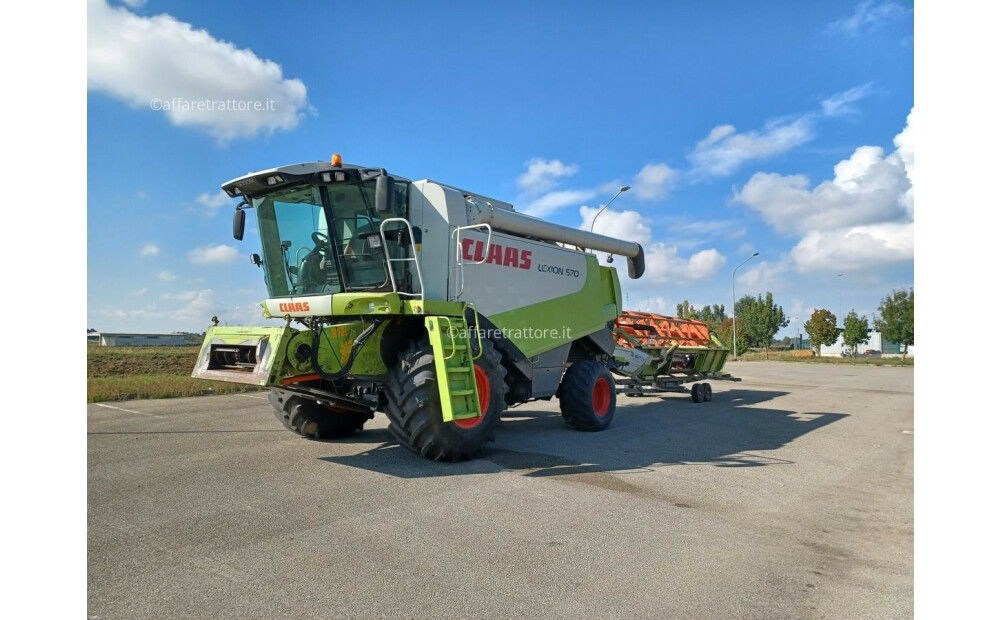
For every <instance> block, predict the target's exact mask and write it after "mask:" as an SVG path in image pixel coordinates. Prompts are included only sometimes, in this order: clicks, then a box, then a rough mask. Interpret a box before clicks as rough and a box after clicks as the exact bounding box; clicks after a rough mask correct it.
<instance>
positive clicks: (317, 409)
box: [268, 390, 375, 439]
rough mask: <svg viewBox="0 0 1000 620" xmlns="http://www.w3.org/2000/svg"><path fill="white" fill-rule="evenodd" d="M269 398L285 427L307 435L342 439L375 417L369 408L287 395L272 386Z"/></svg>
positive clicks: (275, 413)
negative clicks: (331, 404) (343, 406)
mask: <svg viewBox="0 0 1000 620" xmlns="http://www.w3.org/2000/svg"><path fill="white" fill-rule="evenodd" d="M268 400H270V401H271V405H272V406H273V407H274V417H276V418H278V421H279V422H281V424H282V425H283V426H284V427H285V428H287V429H288V430H290V431H292V432H293V433H295V434H297V435H302V436H303V437H308V438H309V439H341V438H343V437H347V436H348V435H350V434H351V433H353V432H354V431H358V430H361V427H362V426H364V425H365V422H367V421H368V420H371V419H372V418H374V417H375V414H374V413H371V412H359V411H348V410H346V409H336V408H333V407H326V406H323V405H320V404H319V403H317V402H316V401H314V400H312V399H309V398H304V397H301V396H290V397H286V395H284V394H281V393H279V392H275V391H273V390H272V391H271V394H270V395H269V397H268Z"/></svg>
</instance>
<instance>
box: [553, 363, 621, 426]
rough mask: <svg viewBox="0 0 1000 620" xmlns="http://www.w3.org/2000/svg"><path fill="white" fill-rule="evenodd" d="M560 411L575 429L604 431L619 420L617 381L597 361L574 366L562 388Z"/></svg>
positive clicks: (567, 373) (564, 377) (568, 371)
mask: <svg viewBox="0 0 1000 620" xmlns="http://www.w3.org/2000/svg"><path fill="white" fill-rule="evenodd" d="M558 396H559V410H560V411H561V412H562V417H563V419H564V420H566V424H568V425H569V426H570V427H571V428H575V429H577V430H581V431H589V432H595V431H603V430H604V429H606V428H607V427H608V426H610V425H611V420H613V419H614V417H615V405H616V394H615V377H614V375H612V374H611V371H610V370H608V367H607V366H605V365H604V364H602V363H600V362H598V361H596V360H580V361H578V362H574V363H573V365H572V366H570V367H569V370H567V371H566V374H565V375H564V376H563V379H562V383H560V384H559V391H558Z"/></svg>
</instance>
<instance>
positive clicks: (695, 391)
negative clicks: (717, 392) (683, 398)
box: [691, 383, 705, 403]
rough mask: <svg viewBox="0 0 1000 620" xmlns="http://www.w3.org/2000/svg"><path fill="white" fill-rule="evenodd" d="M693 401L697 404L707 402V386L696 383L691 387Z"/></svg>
mask: <svg viewBox="0 0 1000 620" xmlns="http://www.w3.org/2000/svg"><path fill="white" fill-rule="evenodd" d="M691 400H693V401H694V402H696V403H703V402H705V384H703V383H695V384H694V385H692V386H691Z"/></svg>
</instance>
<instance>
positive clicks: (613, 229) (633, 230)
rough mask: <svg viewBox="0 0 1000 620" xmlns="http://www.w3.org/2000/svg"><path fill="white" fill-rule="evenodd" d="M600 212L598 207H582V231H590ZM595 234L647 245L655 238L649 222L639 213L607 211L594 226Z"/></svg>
mask: <svg viewBox="0 0 1000 620" xmlns="http://www.w3.org/2000/svg"><path fill="white" fill-rule="evenodd" d="M598 211H600V208H598V207H588V206H583V207H580V218H581V219H582V220H583V221H582V222H581V224H580V229H581V230H588V231H589V230H590V226H591V224H592V223H593V222H594V216H595V215H597V212H598ZM594 232H595V233H598V234H601V235H605V236H608V237H614V238H615V239H625V240H627V241H635V242H636V243H640V244H645V243H649V241H650V240H651V239H652V238H653V232H652V231H651V230H650V228H649V224H648V223H647V220H646V219H645V218H644V217H642V215H640V214H639V213H638V212H637V211H612V210H611V209H606V210H605V211H604V213H602V214H601V217H600V218H599V219H598V220H597V224H596V225H595V226H594Z"/></svg>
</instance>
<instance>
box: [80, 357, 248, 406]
mask: <svg viewBox="0 0 1000 620" xmlns="http://www.w3.org/2000/svg"><path fill="white" fill-rule="evenodd" d="M198 350H199V347H96V346H88V347H87V402H89V403H92V402H100V401H112V400H131V399H135V398H174V397H178V396H201V395H204V394H235V393H239V392H255V391H258V390H260V388H259V387H257V386H253V385H245V384H242V383H227V382H224V381H206V380H205V379H194V378H192V377H191V371H192V370H193V369H194V364H195V361H196V360H197V358H198Z"/></svg>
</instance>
